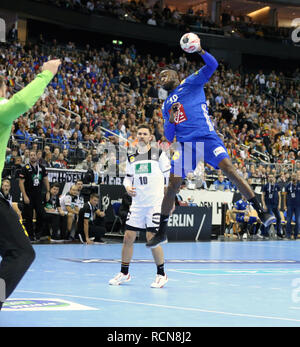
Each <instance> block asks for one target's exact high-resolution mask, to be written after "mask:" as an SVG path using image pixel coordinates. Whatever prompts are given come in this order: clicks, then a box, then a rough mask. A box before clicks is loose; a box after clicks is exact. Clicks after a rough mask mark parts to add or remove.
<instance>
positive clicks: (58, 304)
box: [2, 298, 98, 311]
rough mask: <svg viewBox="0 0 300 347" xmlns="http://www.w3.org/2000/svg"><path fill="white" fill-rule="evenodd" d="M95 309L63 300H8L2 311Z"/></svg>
mask: <svg viewBox="0 0 300 347" xmlns="http://www.w3.org/2000/svg"><path fill="white" fill-rule="evenodd" d="M91 310H98V309H96V308H93V307H89V306H85V305H81V304H77V303H75V302H71V301H67V300H62V299H44V298H43V299H41V298H39V299H8V300H7V301H6V302H5V303H4V304H3V308H2V311H91Z"/></svg>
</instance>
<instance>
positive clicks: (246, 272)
mask: <svg viewBox="0 0 300 347" xmlns="http://www.w3.org/2000/svg"><path fill="white" fill-rule="evenodd" d="M184 270H187V271H184ZM188 270H189V271H188ZM190 270H191V269H182V270H181V269H168V271H171V272H177V273H182V274H188V275H194V276H232V275H233V276H241V275H242V276H249V275H253V276H266V275H269V276H274V275H295V274H296V275H298V274H299V275H300V270H295V271H294V272H292V271H293V270H291V271H289V270H288V271H286V272H280V269H278V270H277V269H276V271H277V272H276V271H275V272H273V273H267V272H265V273H257V272H256V271H261V269H257V270H255V269H244V270H243V269H240V270H232V269H222V270H220V271H227V273H223V274H218V273H212V274H209V273H204V272H203V273H195V272H190ZM196 270H201V271H203V269H193V271H196ZM212 270H213V269H212ZM207 271H211V270H210V269H208V270H207ZM230 271H232V272H230ZM238 271H241V272H238Z"/></svg>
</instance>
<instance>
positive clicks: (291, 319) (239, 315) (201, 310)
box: [16, 290, 300, 322]
mask: <svg viewBox="0 0 300 347" xmlns="http://www.w3.org/2000/svg"><path fill="white" fill-rule="evenodd" d="M16 292H20V293H30V294H41V295H47V296H48V295H51V296H54V295H55V296H62V297H70V298H78V299H86V300H97V301H106V302H114V303H121V304H129V305H141V306H150V307H158V308H165V309H172V310H181V311H193V312H202V313H212V314H219V315H225V316H236V317H247V318H256V319H257V318H259V319H269V320H282V321H290V322H300V319H294V318H287V317H276V316H261V315H255V314H247V313H234V312H223V311H215V310H204V309H201V308H196V307H182V306H171V305H160V304H149V303H146V302H137V301H127V300H117V299H107V298H99V297H89V296H79V295H70V294H57V293H48V292H37V291H31V290H16Z"/></svg>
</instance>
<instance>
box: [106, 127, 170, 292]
mask: <svg viewBox="0 0 300 347" xmlns="http://www.w3.org/2000/svg"><path fill="white" fill-rule="evenodd" d="M151 138H152V136H151V128H150V127H149V126H148V125H141V126H139V127H138V132H137V139H138V146H137V151H136V153H134V154H131V155H129V156H128V160H127V165H126V177H125V179H124V183H123V184H124V186H125V188H126V191H127V193H128V194H129V195H130V196H131V197H132V204H131V206H130V210H129V213H128V216H127V220H126V231H125V235H124V240H123V248H122V265H121V271H120V273H118V274H117V275H116V276H115V277H114V278H113V279H111V280H110V281H109V284H111V285H119V284H121V283H124V282H128V281H130V279H131V277H130V274H129V264H130V261H131V258H132V254H133V243H134V241H135V238H136V232H138V231H146V239H147V241H148V240H150V239H151V238H152V237H153V236H154V234H155V232H157V231H158V227H159V221H160V211H161V203H162V200H163V197H164V184H165V179H167V178H168V176H169V171H170V168H171V165H170V160H169V158H168V156H167V155H166V153H165V152H163V151H161V150H159V149H157V148H153V147H151V145H150V141H151ZM151 251H152V255H153V258H154V260H155V263H156V266H157V275H156V278H155V281H154V282H153V283H152V284H151V287H152V288H162V287H163V286H164V285H165V284H166V283H167V281H168V278H167V275H166V274H165V272H164V254H163V249H162V247H161V246H159V247H157V248H153V249H151Z"/></svg>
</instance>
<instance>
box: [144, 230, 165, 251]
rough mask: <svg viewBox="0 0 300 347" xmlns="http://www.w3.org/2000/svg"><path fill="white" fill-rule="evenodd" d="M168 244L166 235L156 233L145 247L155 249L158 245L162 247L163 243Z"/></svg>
mask: <svg viewBox="0 0 300 347" xmlns="http://www.w3.org/2000/svg"><path fill="white" fill-rule="evenodd" d="M167 242H168V238H167V235H166V233H162V232H161V233H157V234H156V235H154V237H153V238H152V239H151V240H150V241H148V242H147V243H146V247H148V248H156V247H158V246H159V245H162V244H164V243H167Z"/></svg>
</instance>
